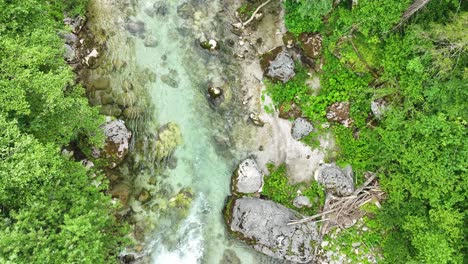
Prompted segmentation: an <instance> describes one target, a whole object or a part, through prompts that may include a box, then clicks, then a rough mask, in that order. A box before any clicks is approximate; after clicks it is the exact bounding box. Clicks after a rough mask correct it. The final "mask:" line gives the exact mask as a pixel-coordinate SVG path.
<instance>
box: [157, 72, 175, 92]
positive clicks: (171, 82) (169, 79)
mask: <svg viewBox="0 0 468 264" xmlns="http://www.w3.org/2000/svg"><path fill="white" fill-rule="evenodd" d="M176 73H177V72H176ZM176 75H177V74H174V73H172V72H171V73H169V74H164V75H161V81H162V82H163V83H165V84H167V85H168V86H170V87H172V88H177V87H179V82H178V81H177V80H176V79H175V78H176Z"/></svg>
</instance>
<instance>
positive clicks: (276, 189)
mask: <svg viewBox="0 0 468 264" xmlns="http://www.w3.org/2000/svg"><path fill="white" fill-rule="evenodd" d="M268 169H269V171H270V175H267V176H265V183H264V185H263V188H262V195H264V196H266V197H267V198H268V199H270V200H272V201H275V202H277V203H280V204H282V205H284V206H286V207H289V208H291V209H294V210H297V211H299V212H301V213H303V214H306V215H313V214H314V213H316V211H317V210H318V209H319V208H320V207H321V206H323V203H324V201H325V192H324V190H323V188H322V187H320V186H319V185H318V183H317V182H315V181H314V182H312V183H311V185H310V186H307V185H306V184H302V183H299V184H295V185H291V184H289V182H288V178H287V174H286V165H285V164H282V165H280V166H279V167H277V168H275V167H274V165H273V164H268ZM298 190H300V191H301V193H302V195H304V196H307V197H308V198H309V200H310V201H311V202H312V203H313V206H312V208H300V209H298V208H296V207H295V206H294V205H293V200H294V198H296V196H297V191H298Z"/></svg>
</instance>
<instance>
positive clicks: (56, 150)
mask: <svg viewBox="0 0 468 264" xmlns="http://www.w3.org/2000/svg"><path fill="white" fill-rule="evenodd" d="M85 6H86V1H81V0H80V1H66V3H65V2H64V1H39V0H24V1H6V0H0V263H93V264H94V263H112V262H116V260H117V259H116V254H117V253H118V252H119V250H120V248H121V247H122V243H124V242H126V241H125V239H124V238H123V237H124V234H125V232H126V230H124V229H123V228H122V225H121V224H120V223H118V222H117V220H116V219H115V217H114V216H113V214H114V213H115V210H116V209H117V208H115V206H114V205H113V204H112V203H111V200H110V198H109V197H108V196H106V195H105V190H106V188H107V186H106V180H105V178H104V177H102V176H100V175H101V173H100V172H98V171H86V169H85V168H84V167H83V166H82V165H81V164H80V163H78V162H75V161H73V160H69V159H68V158H65V157H64V156H62V155H61V154H60V153H61V148H62V146H63V145H67V144H69V143H70V142H71V141H81V142H83V143H84V144H87V145H92V144H96V143H102V139H103V135H102V132H101V131H100V130H99V129H98V127H99V125H100V124H102V123H103V117H102V116H100V115H99V114H98V112H97V110H96V109H94V108H91V107H89V105H88V102H87V99H86V98H85V97H84V96H83V95H84V90H83V88H82V87H80V86H77V85H75V84H74V75H73V73H72V72H71V70H70V68H69V66H68V65H67V64H66V63H65V61H64V59H63V52H64V50H63V45H64V43H63V40H62V39H60V38H59V36H58V32H59V31H65V30H66V29H65V25H63V21H62V19H63V12H64V11H66V12H71V13H70V14H73V15H74V14H76V12H80V13H82V12H83V11H84V7H85ZM72 9H73V10H72Z"/></svg>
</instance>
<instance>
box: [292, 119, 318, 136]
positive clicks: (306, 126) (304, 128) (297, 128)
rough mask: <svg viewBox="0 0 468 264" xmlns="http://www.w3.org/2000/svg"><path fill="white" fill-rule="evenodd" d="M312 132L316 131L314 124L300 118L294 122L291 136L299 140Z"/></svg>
mask: <svg viewBox="0 0 468 264" xmlns="http://www.w3.org/2000/svg"><path fill="white" fill-rule="evenodd" d="M312 131H314V126H313V125H312V123H311V122H309V120H307V119H305V118H302V117H300V118H298V119H296V120H294V123H293V126H292V129H291V134H292V137H293V138H294V139H296V140H299V139H301V138H303V137H305V136H307V135H309V134H310V133H311V132H312Z"/></svg>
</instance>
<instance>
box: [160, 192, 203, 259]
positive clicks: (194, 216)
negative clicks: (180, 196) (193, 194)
mask: <svg viewBox="0 0 468 264" xmlns="http://www.w3.org/2000/svg"><path fill="white" fill-rule="evenodd" d="M207 207H208V205H207V202H206V200H205V198H204V196H203V194H202V193H200V194H199V195H198V197H197V198H196V199H195V200H194V202H193V206H192V208H191V209H190V212H189V215H188V217H187V218H186V219H185V220H184V221H183V222H182V223H181V226H180V227H179V229H178V231H177V234H175V236H176V239H177V241H178V242H177V245H176V247H175V248H174V249H168V248H167V247H166V246H165V245H164V241H159V240H158V238H156V240H155V241H154V249H153V255H152V256H153V257H152V260H153V263H154V264H166V263H167V264H198V263H200V259H201V258H202V256H203V252H204V247H203V245H204V240H203V228H204V225H203V222H202V219H203V213H204V212H206V210H207V209H208V208H207ZM159 239H160V238H159Z"/></svg>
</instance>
